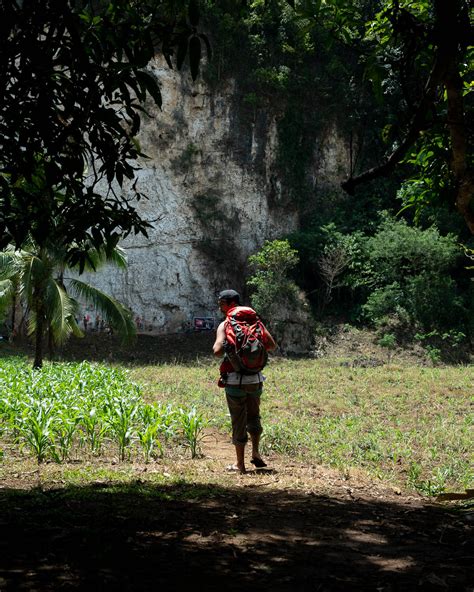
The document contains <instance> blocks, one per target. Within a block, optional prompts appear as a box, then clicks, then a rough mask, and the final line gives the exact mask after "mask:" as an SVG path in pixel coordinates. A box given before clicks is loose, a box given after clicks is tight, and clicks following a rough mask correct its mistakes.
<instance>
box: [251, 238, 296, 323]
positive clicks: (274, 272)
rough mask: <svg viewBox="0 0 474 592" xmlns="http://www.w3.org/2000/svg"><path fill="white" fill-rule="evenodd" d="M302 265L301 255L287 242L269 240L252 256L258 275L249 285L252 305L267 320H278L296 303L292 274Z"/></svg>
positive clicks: (252, 264)
mask: <svg viewBox="0 0 474 592" xmlns="http://www.w3.org/2000/svg"><path fill="white" fill-rule="evenodd" d="M297 263H298V253H297V251H296V250H295V249H293V248H292V247H291V246H290V243H289V242H288V241H287V240H274V241H266V242H265V244H264V245H263V247H262V248H261V250H260V251H259V252H258V253H256V254H255V255H252V256H250V257H249V264H250V265H251V266H252V267H253V268H254V270H255V273H254V275H252V276H251V277H250V278H249V279H248V281H247V285H248V286H250V287H251V288H252V289H253V294H252V298H251V300H252V306H253V307H254V308H255V309H256V310H258V312H259V314H261V315H262V316H263V317H264V318H265V319H268V320H269V321H271V320H277V319H278V316H279V315H278V313H279V311H280V310H281V309H282V308H283V309H287V308H288V306H289V305H291V304H294V302H295V298H296V293H297V286H296V284H295V282H294V281H293V279H291V276H290V273H291V271H292V270H293V269H294V268H295V266H296V265H297Z"/></svg>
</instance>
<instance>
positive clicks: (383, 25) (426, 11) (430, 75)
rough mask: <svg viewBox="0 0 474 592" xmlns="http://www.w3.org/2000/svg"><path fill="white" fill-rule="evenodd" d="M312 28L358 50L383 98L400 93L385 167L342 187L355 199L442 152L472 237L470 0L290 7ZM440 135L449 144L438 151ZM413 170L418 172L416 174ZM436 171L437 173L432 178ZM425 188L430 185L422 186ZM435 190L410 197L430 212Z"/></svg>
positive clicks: (310, 2)
mask: <svg viewBox="0 0 474 592" xmlns="http://www.w3.org/2000/svg"><path fill="white" fill-rule="evenodd" d="M289 3H290V4H291V5H292V6H295V5H296V9H297V10H298V12H299V13H300V15H301V16H302V17H303V18H305V19H306V20H307V21H308V22H309V23H311V22H312V23H313V24H314V23H316V22H321V21H322V20H323V21H324V22H325V23H326V26H327V27H328V28H329V29H330V30H331V32H332V33H333V35H334V36H336V37H337V38H338V39H339V40H341V41H343V42H345V43H346V44H348V45H350V46H351V47H353V48H355V49H356V50H357V51H358V52H359V53H360V56H361V60H362V61H363V62H364V63H365V66H366V71H367V76H368V77H369V78H370V79H371V80H372V82H373V85H374V89H375V91H376V93H377V95H378V96H379V97H380V99H387V98H388V96H389V95H390V94H393V93H396V94H397V96H398V98H399V100H398V101H396V104H397V107H395V102H392V103H391V104H392V109H391V112H390V117H389V119H388V120H387V121H386V125H385V127H384V129H383V130H381V133H382V132H383V133H384V135H385V137H386V139H387V141H388V147H387V154H386V156H385V158H384V159H383V161H382V162H381V163H378V164H377V165H376V166H373V167H372V168H370V169H368V170H365V171H361V172H358V173H356V171H353V170H352V167H351V174H350V177H349V178H348V179H347V180H346V181H345V182H344V183H343V184H342V186H343V188H344V189H345V190H346V191H347V192H348V193H350V194H354V192H355V190H356V188H357V187H358V186H359V185H361V184H363V183H367V182H368V181H370V180H372V179H376V178H379V177H382V176H389V175H391V174H392V173H393V172H394V171H395V169H396V168H397V167H399V166H400V164H402V163H404V162H407V161H411V164H412V165H413V164H415V165H416V163H417V155H418V154H423V153H424V154H425V155H426V154H427V153H429V154H431V155H436V156H437V157H438V158H443V159H445V161H446V163H447V166H446V167H445V168H444V169H443V170H441V169H440V168H438V172H439V171H440V170H441V174H442V175H444V176H445V177H448V181H449V183H448V182H446V183H445V185H449V191H448V194H449V200H450V203H451V204H452V205H453V206H454V207H455V208H456V209H457V210H458V212H459V213H460V214H461V216H463V218H464V220H465V221H466V224H467V226H468V228H469V229H470V231H471V233H474V168H473V167H474V163H473V154H472V128H470V126H469V121H468V114H469V113H472V102H471V98H472V89H473V84H472V58H473V50H472V45H473V41H472V40H473V27H472V23H471V20H470V13H469V2H468V0H450V1H449V2H447V1H446V0H417V1H414V0H378V1H370V0H367V1H358V2H347V1H341V0H327V1H326V2H321V1H320V0H305V1H304V2H301V3H298V2H294V1H290V2H289ZM440 138H442V140H441V141H442V143H443V145H444V146H445V147H446V149H445V150H444V154H442V155H441V154H440V151H439V150H437V146H439V142H440ZM412 170H413V169H412ZM432 174H434V173H432ZM423 189H426V188H423ZM436 197H437V195H436V192H431V195H430V194H429V192H427V191H423V192H420V193H418V194H416V192H415V193H413V192H412V194H411V199H410V200H409V201H408V205H412V206H415V207H416V208H422V207H424V206H425V205H426V204H427V202H428V201H434V199H436Z"/></svg>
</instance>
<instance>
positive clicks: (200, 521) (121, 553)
mask: <svg viewBox="0 0 474 592" xmlns="http://www.w3.org/2000/svg"><path fill="white" fill-rule="evenodd" d="M0 503H1V508H2V516H1V518H0V528H1V530H0V532H1V533H2V537H1V542H0V590H2V592H7V591H21V590H28V591H33V590H41V591H44V592H49V591H53V590H54V591H57V590H88V591H98V590H107V591H109V590H111V591H112V590H113V591H115V590H132V591H135V590H137V591H138V590H140V591H142V590H143V591H148V590H150V591H151V590H173V591H174V590H178V589H184V588H187V589H188V590H206V591H208V590H217V589H225V590H226V591H234V590H235V591H237V590H238V591H239V592H241V591H250V590H259V591H262V590H272V591H279V590H281V591H283V590H285V591H286V590H288V591H290V590H291V591H299V590H304V591H306V590H308V591H309V590H311V591H313V590H314V591H316V590H318V591H333V590H335V591H339V590H340V591H348V590H350V591H352V590H374V591H375V590H378V591H394V590H400V591H401V590H403V591H411V590H440V591H441V590H453V591H454V590H456V591H463V590H464V591H467V590H472V585H473V582H474V567H473V561H472V559H473V558H472V539H470V538H469V537H470V536H472V522H470V521H469V518H470V517H469V516H468V515H466V514H463V512H462V511H459V510H458V511H455V510H449V509H446V508H444V507H438V506H423V505H421V504H413V505H409V504H407V503H404V504H403V503H387V502H386V501H384V502H378V501H377V500H371V501H367V500H366V501H362V500H358V501H354V500H340V499H334V498H329V497H319V496H310V495H305V494H299V493H286V492H265V491H263V490H262V488H260V487H255V488H253V489H252V488H250V487H247V488H242V487H241V488H235V489H232V488H220V487H217V486H202V485H189V484H187V485H176V486H172V487H171V486H170V487H163V486H155V485H150V484H146V483H140V481H138V482H137V483H136V484H135V485H133V486H125V485H106V484H103V483H97V484H96V485H91V486H87V487H81V488H74V487H67V488H62V489H57V490H47V491H41V490H39V489H36V490H29V491H27V490H12V489H10V490H6V489H3V490H0Z"/></svg>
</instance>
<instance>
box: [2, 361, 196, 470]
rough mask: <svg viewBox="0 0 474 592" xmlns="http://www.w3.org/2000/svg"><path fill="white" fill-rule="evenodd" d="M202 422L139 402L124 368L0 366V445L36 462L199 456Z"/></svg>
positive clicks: (191, 413) (191, 412)
mask: <svg viewBox="0 0 474 592" xmlns="http://www.w3.org/2000/svg"><path fill="white" fill-rule="evenodd" d="M205 425H206V422H205V420H204V418H203V416H202V415H201V414H200V413H199V412H198V411H197V410H196V409H195V408H190V409H184V408H182V407H177V406H173V405H171V404H168V405H165V404H163V403H157V404H147V403H145V402H144V400H143V396H142V391H141V387H139V386H138V385H137V384H135V383H133V382H132V381H131V380H130V378H129V376H128V373H127V371H126V370H124V369H114V368H107V367H105V366H101V365H95V364H90V363H86V362H82V363H80V364H48V365H45V367H44V368H43V369H42V370H33V369H32V368H31V367H29V366H28V365H27V364H26V363H25V362H23V361H20V360H14V361H11V360H9V361H5V360H1V361H0V446H1V445H2V444H3V447H4V448H5V451H1V452H2V454H3V455H4V457H5V460H6V457H7V452H6V450H7V448H8V450H10V451H12V453H15V454H17V453H19V454H26V455H32V456H33V457H34V458H35V460H36V461H37V462H38V464H39V463H42V462H44V461H54V462H58V463H61V462H67V461H71V460H77V459H85V458H91V457H101V456H110V455H111V454H114V455H115V456H116V457H117V458H118V460H119V461H121V462H123V461H130V460H141V461H144V462H149V461H150V460H151V459H153V458H157V457H162V456H163V455H164V454H165V451H166V450H167V449H170V448H171V447H178V446H186V447H187V448H188V449H189V452H190V454H191V457H192V458H194V457H195V456H197V455H198V454H199V442H200V440H201V438H202V435H203V430H204V428H205Z"/></svg>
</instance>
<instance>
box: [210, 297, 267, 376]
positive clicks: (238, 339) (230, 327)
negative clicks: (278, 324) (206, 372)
mask: <svg viewBox="0 0 474 592" xmlns="http://www.w3.org/2000/svg"><path fill="white" fill-rule="evenodd" d="M224 330H225V345H224V350H225V354H226V356H225V359H224V362H223V363H222V365H221V373H228V372H232V371H234V372H240V374H257V373H258V372H260V371H261V370H262V369H263V368H264V366H265V364H266V363H267V360H268V354H267V349H266V347H265V342H266V338H265V326H264V324H263V323H262V321H261V320H260V319H259V318H258V315H257V313H256V312H255V311H254V310H253V308H250V307H248V306H235V307H234V308H231V309H230V310H229V311H227V318H226V320H225V325H224Z"/></svg>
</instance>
